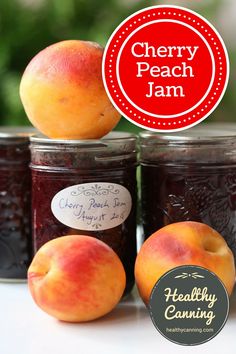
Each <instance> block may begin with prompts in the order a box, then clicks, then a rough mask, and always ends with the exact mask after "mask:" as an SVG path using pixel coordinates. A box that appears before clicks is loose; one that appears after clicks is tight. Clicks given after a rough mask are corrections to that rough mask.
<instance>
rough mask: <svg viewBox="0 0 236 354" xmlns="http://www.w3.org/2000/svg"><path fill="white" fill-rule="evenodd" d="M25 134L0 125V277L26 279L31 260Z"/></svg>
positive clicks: (27, 146)
mask: <svg viewBox="0 0 236 354" xmlns="http://www.w3.org/2000/svg"><path fill="white" fill-rule="evenodd" d="M27 135H28V134H25V135H24V134H23V131H21V129H20V128H18V129H17V128H15V129H12V128H0V278H1V279H6V280H20V279H26V277H27V269H28V266H29V263H30V261H31V256H32V251H31V248H32V247H31V244H32V239H31V175H30V169H29V163H30V151H29V138H28V137H27Z"/></svg>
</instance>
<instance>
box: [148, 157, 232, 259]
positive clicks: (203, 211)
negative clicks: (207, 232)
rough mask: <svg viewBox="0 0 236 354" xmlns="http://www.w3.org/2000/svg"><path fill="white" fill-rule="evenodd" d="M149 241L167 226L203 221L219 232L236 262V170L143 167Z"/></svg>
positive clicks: (213, 165) (211, 166) (196, 167)
mask: <svg viewBox="0 0 236 354" xmlns="http://www.w3.org/2000/svg"><path fill="white" fill-rule="evenodd" d="M141 169H142V218H143V225H144V234H145V238H147V237H149V236H150V235H151V234H152V233H153V232H155V231H156V230H158V229H159V228H161V227H163V226H164V225H167V224H170V223H174V222H178V221H185V220H191V221H199V222H203V223H206V224H208V225H210V226H211V227H213V228H214V229H215V230H217V231H218V232H219V233H220V234H221V235H222V236H223V237H224V238H225V240H226V241H227V243H228V245H229V247H230V248H231V250H232V251H233V253H234V256H235V258H236V166H233V165H230V166H227V165H225V164H224V165H223V164H222V165H221V164H211V165H210V164H208V165H204V164H199V165H198V164H192V165H191V164H188V165H187V166H186V165H185V166H184V165H176V166H175V165H171V166H167V165H161V164H160V165H159V166H158V165H156V166H154V165H146V164H143V165H142V168H141Z"/></svg>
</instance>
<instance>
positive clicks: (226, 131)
mask: <svg viewBox="0 0 236 354" xmlns="http://www.w3.org/2000/svg"><path fill="white" fill-rule="evenodd" d="M140 138H141V142H142V141H145V143H150V144H177V145H179V144H199V143H203V144H204V143H206V144H207V143H210V144H212V143H216V144H218V143H221V142H222V143H227V141H232V140H235V138H236V124H234V123H223V124H222V123H209V124H203V125H201V126H196V127H193V128H190V129H187V130H183V131H179V132H175V133H168V134H160V133H156V132H151V131H144V132H141V133H140Z"/></svg>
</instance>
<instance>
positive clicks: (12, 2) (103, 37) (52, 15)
mask: <svg viewBox="0 0 236 354" xmlns="http://www.w3.org/2000/svg"><path fill="white" fill-rule="evenodd" d="M156 3H158V1H147V0H146V1H145V0H1V1H0V34H1V41H0V77H1V80H0V125H2V124H9V125H16V124H27V123H28V120H27V118H26V117H25V113H24V110H23V108H22V105H21V102H20V98H19V94H18V89H19V83H20V78H21V75H22V73H23V71H24V68H25V67H26V65H27V64H28V62H29V61H30V59H31V58H32V57H33V56H34V55H35V54H36V53H38V52H39V51H40V50H41V49H43V48H45V47H46V46H48V45H50V44H52V43H54V42H57V41H60V40H64V39H84V40H93V41H97V42H99V43H101V44H102V45H105V44H106V42H107V40H108V38H109V36H110V34H111V33H112V31H113V30H114V29H115V28H116V26H117V25H118V24H119V23H120V22H121V21H122V20H123V19H125V18H126V17H127V16H129V15H130V14H132V13H133V12H135V11H137V10H139V9H142V8H144V7H146V6H150V5H155V4H156ZM219 3H220V0H215V2H213V4H212V2H211V5H207V6H204V7H203V8H202V13H203V14H204V15H207V17H208V18H209V19H212V18H213V17H214V11H215V10H216V9H217V8H218V6H219ZM204 11H205V12H204ZM235 58H236V55H233V59H232V63H233V62H235ZM228 91H229V93H228V94H227V95H226V97H225V99H224V101H223V102H224V105H222V106H221V109H220V110H217V112H216V116H221V111H222V109H223V110H224V112H226V114H227V118H228V120H229V119H230V117H231V116H232V112H233V113H234V112H235V111H236V100H235V97H234V96H235V94H234V93H233V91H234V92H235V84H234V83H233V82H231V90H228ZM216 119H217V118H216ZM118 127H119V129H121V130H135V131H137V130H138V128H136V127H134V126H133V125H132V124H131V123H129V122H127V121H126V120H124V119H122V121H121V123H120V124H119V126H118Z"/></svg>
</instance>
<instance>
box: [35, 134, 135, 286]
mask: <svg viewBox="0 0 236 354" xmlns="http://www.w3.org/2000/svg"><path fill="white" fill-rule="evenodd" d="M31 159H32V162H31V169H32V184H33V186H32V209H33V240H34V251H37V250H38V249H39V247H40V246H42V245H43V244H44V243H45V242H47V241H49V240H51V239H53V238H55V237H59V236H63V235H75V234H78V235H79V234H81V235H90V236H93V237H96V238H98V239H100V240H102V241H104V242H105V243H106V244H108V245H109V246H110V247H112V248H113V250H114V251H115V252H116V253H117V254H118V255H119V257H120V259H121V260H122V262H123V264H124V267H125V270H126V276H127V287H126V292H128V291H130V290H131V288H132V286H133V284H134V262H135V257H136V164H137V162H136V137H135V135H132V134H128V133H119V132H112V133H110V134H108V135H107V136H105V137H104V138H103V139H101V140H87V141H86V140H52V139H48V138H46V137H43V136H34V137H32V138H31Z"/></svg>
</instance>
